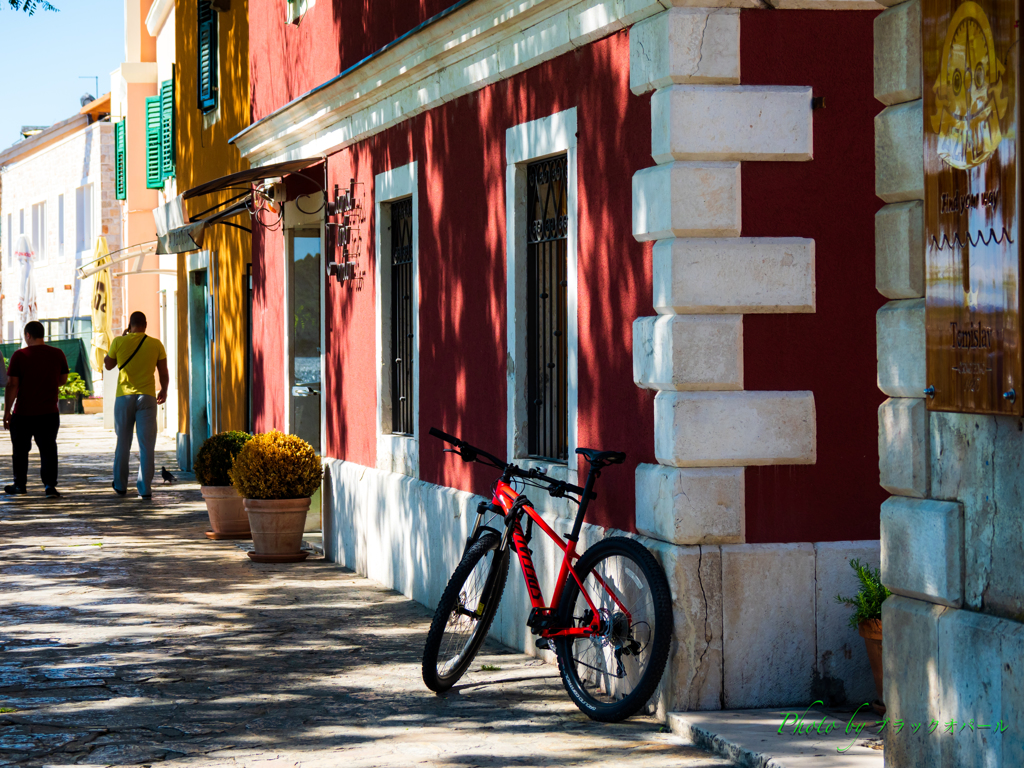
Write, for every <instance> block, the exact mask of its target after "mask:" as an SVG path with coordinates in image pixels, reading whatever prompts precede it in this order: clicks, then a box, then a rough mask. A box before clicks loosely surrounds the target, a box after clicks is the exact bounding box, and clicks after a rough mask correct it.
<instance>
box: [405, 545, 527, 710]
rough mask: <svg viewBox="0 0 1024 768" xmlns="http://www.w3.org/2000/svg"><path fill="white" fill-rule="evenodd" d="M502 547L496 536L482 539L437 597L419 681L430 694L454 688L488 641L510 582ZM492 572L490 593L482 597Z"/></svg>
mask: <svg viewBox="0 0 1024 768" xmlns="http://www.w3.org/2000/svg"><path fill="white" fill-rule="evenodd" d="M500 543H501V539H500V538H499V537H498V535H497V534H495V533H490V532H486V533H484V534H483V535H482V536H480V538H478V539H477V540H476V541H475V542H474V543H473V545H472V546H470V548H469V549H468V550H467V551H466V554H465V555H464V556H463V558H462V562H460V563H459V565H458V566H457V567H456V568H455V572H454V573H452V577H451V579H449V580H448V586H447V587H445V590H444V594H443V595H441V602H439V603H438V604H437V610H436V611H435V612H434V620H433V621H432V622H431V624H430V631H429V632H428V633H427V642H426V645H425V646H424V648H423V682H424V683H426V685H427V688H429V689H430V690H432V691H435V692H438V693H439V692H441V691H446V690H448V689H449V688H451V687H452V686H453V685H455V683H457V682H458V680H459V678H460V677H462V676H463V675H464V674H465V672H466V670H467V669H468V668H469V665H470V663H471V662H472V661H473V657H474V656H476V652H477V651H478V650H480V646H481V645H483V642H484V638H486V637H487V630H488V629H489V628H490V626H491V622H492V621H493V620H494V614H495V613H496V612H497V610H498V603H500V602H501V595H502V593H503V592H504V590H505V579H506V578H507V577H508V560H509V558H508V552H501V551H499V550H498V546H499V544H500ZM492 570H493V576H494V579H493V583H492V584H491V586H490V589H489V591H490V594H489V595H484V591H485V589H486V585H487V581H488V576H489V575H490V574H491V573H492Z"/></svg>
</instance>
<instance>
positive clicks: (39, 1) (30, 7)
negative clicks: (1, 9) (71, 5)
mask: <svg viewBox="0 0 1024 768" xmlns="http://www.w3.org/2000/svg"><path fill="white" fill-rule="evenodd" d="M7 4H8V5H10V6H11V8H13V9H14V10H16V11H24V12H25V13H27V14H28V15H29V16H31V15H32V14H34V13H35V12H36V10H37V9H39V8H42V9H43V10H44V11H59V10H60V9H59V8H57V7H55V6H53V5H51V4H50V3H48V2H46V0H7Z"/></svg>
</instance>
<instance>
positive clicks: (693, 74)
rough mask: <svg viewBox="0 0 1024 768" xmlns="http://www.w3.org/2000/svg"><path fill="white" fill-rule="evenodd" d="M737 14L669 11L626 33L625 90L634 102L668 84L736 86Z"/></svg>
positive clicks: (730, 10)
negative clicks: (628, 91) (627, 80)
mask: <svg viewBox="0 0 1024 768" xmlns="http://www.w3.org/2000/svg"><path fill="white" fill-rule="evenodd" d="M739 81H740V13H739V9H738V8H719V9H714V10H709V9H705V8H671V9H669V10H668V11H666V12H665V13H659V14H658V15H657V16H652V17H651V18H649V19H645V20H644V21H641V22H639V23H638V24H634V25H633V26H632V27H630V30H629V86H630V88H631V89H632V91H633V93H635V94H636V95H637V96H639V95H641V94H643V93H647V92H648V91H653V90H654V89H656V88H665V87H666V86H669V85H672V84H673V83H739Z"/></svg>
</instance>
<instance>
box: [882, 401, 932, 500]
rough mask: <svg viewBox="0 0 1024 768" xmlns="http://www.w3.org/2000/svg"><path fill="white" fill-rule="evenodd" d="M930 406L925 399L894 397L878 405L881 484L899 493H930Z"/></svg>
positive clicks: (907, 494)
mask: <svg viewBox="0 0 1024 768" xmlns="http://www.w3.org/2000/svg"><path fill="white" fill-rule="evenodd" d="M928 445H929V440H928V409H927V407H925V404H924V400H921V399H920V398H910V397H890V398H889V399H888V400H886V401H885V402H884V403H882V404H881V405H880V406H878V474H879V480H878V482H879V485H881V486H882V487H883V488H885V490H887V491H888V492H889V493H891V494H893V495H895V496H913V497H918V498H923V497H925V496H927V495H928V479H929V462H928Z"/></svg>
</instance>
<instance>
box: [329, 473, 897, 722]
mask: <svg viewBox="0 0 1024 768" xmlns="http://www.w3.org/2000/svg"><path fill="white" fill-rule="evenodd" d="M325 464H326V469H327V472H326V480H325V484H324V508H323V509H324V516H323V521H324V550H325V553H326V555H327V558H328V559H329V560H331V561H334V562H337V563H339V564H340V565H344V566H346V567H348V568H351V569H352V570H354V571H356V572H357V573H360V574H364V575H366V576H368V577H369V578H372V579H374V580H375V581H378V582H380V583H382V584H384V585H386V586H388V587H391V588H393V589H396V590H398V591H399V592H402V593H403V594H405V595H407V596H409V597H411V598H412V599H413V600H416V601H417V602H419V603H422V604H424V605H426V606H428V607H431V608H433V607H434V606H435V605H436V604H437V601H438V600H439V599H440V597H441V593H442V592H443V590H444V587H445V585H446V584H447V581H448V578H449V576H450V575H451V572H452V571H453V570H454V569H455V566H456V565H457V563H458V560H459V558H460V557H461V555H462V549H463V545H464V543H465V539H466V536H467V534H468V532H469V530H470V529H471V528H472V525H473V523H474V522H475V520H476V507H477V504H478V502H479V501H480V500H481V497H480V496H476V495H474V494H470V493H466V492H464V491H457V490H454V489H452V488H444V487H442V486H438V485H434V484H432V483H427V482H424V481H422V480H417V479H415V478H412V477H409V476H408V475H401V474H396V473H391V472H384V471H381V470H378V469H373V468H370V467H363V466H360V465H357V464H352V463H351V462H344V461H338V460H336V459H327V460H326V461H325ZM543 514H544V516H545V518H546V519H547V520H548V522H549V523H550V524H551V525H552V526H553V527H554V528H555V530H556V531H558V532H559V533H565V532H566V530H567V529H568V528H569V527H570V525H571V523H570V522H569V521H568V520H567V519H566V518H565V517H564V516H558V515H557V514H554V513H550V512H545V513H543ZM499 527H500V521H499ZM622 535H628V536H630V537H633V538H637V539H638V540H639V541H641V542H642V543H643V544H644V545H645V546H647V547H648V549H650V550H651V552H652V553H653V554H654V556H655V557H656V558H657V559H658V560H659V562H661V564H662V566H663V567H664V569H665V572H666V575H667V576H668V578H669V585H670V587H671V588H672V596H673V609H674V611H673V614H674V623H675V627H674V630H675V631H674V635H675V637H674V641H673V650H672V656H671V657H670V661H669V669H668V670H667V672H666V675H665V679H664V681H663V683H662V688H661V690H660V692H659V693H658V694H657V697H656V700H655V701H656V713H657V714H658V715H659V716H660V717H662V718H664V717H665V714H666V712H668V711H672V710H676V711H680V710H693V709H718V708H720V707H721V706H722V702H723V701H725V702H726V703H727V704H728V705H729V706H734V707H736V706H738V707H756V706H765V705H767V704H768V703H779V702H783V703H794V704H795V703H806V702H804V699H805V698H806V693H807V691H808V689H809V683H810V678H811V674H812V667H813V666H814V665H816V664H817V665H821V664H822V660H823V659H827V658H828V657H829V655H830V654H829V652H831V655H834V654H835V653H836V652H837V651H838V652H841V653H843V654H844V655H846V654H850V656H847V661H846V664H844V665H842V669H839V668H835V667H832V668H830V669H826V670H824V673H825V674H832V675H837V676H849V675H853V676H855V677H862V676H865V675H869V674H870V673H869V672H867V671H866V670H867V659H866V656H865V657H864V658H863V659H859V658H858V657H860V656H861V655H863V654H864V649H863V643H861V642H860V638H859V637H857V636H856V630H849V628H848V627H846V626H845V623H844V622H842V621H841V620H836V618H835V614H836V611H835V610H834V607H833V606H829V605H827V604H826V600H830V599H831V597H832V596H831V595H828V596H827V597H826V596H824V595H820V596H819V595H816V594H815V590H814V583H815V581H816V580H817V583H819V584H827V585H828V588H829V589H833V588H834V587H838V588H839V589H842V587H843V586H845V587H846V589H845V590H844V591H849V592H851V593H852V592H853V591H854V584H853V583H852V576H853V574H852V571H849V566H848V565H847V562H846V561H847V560H848V559H849V556H860V557H862V558H864V557H865V555H866V554H867V559H869V560H871V561H875V560H876V559H877V554H874V556H872V555H871V554H869V553H870V550H871V549H872V548H874V551H875V552H877V546H878V542H837V543H835V544H830V545H819V546H818V547H812V546H811V545H732V546H727V547H719V546H716V545H704V546H677V545H674V544H669V543H667V542H663V541H656V540H653V539H648V538H645V537H642V536H637V535H635V534H624V533H622V532H621V531H614V530H607V531H606V530H605V529H603V528H600V527H598V526H593V525H584V526H583V531H582V533H581V537H580V549H581V551H582V550H584V549H585V548H587V547H589V546H592V545H593V544H594V543H595V542H597V541H599V540H600V539H602V538H604V537H605V536H622ZM844 545H845V546H844ZM793 546H802V547H803V549H805V550H807V554H808V555H809V558H810V568H809V569H807V573H806V574H805V575H806V576H807V578H806V579H805V580H804V582H802V583H801V584H800V585H794V584H789V583H775V584H771V585H766V584H765V583H764V579H763V578H761V577H760V576H759V575H758V574H755V573H749V574H748V575H749V576H751V578H749V579H741V580H739V581H737V580H736V579H732V580H731V581H730V584H731V587H730V588H725V586H724V585H723V577H722V574H723V551H726V550H727V551H728V552H729V553H730V554H729V557H731V558H734V559H736V558H739V559H740V560H745V559H746V557H745V556H746V555H747V554H748V553H749V554H751V555H756V557H757V558H759V559H760V560H761V561H762V562H764V561H765V558H766V557H768V558H769V559H774V555H776V554H778V555H780V556H782V558H783V559H785V552H786V551H787V547H788V548H792V547H793ZM821 547H827V548H828V550H829V556H828V557H822V556H820V553H819V552H818V550H819V549H820V548H821ZM531 548H532V549H533V552H534V565H535V567H536V570H537V577H538V580H539V581H540V584H541V587H542V589H543V590H544V593H545V594H546V595H550V594H551V592H552V590H553V588H554V580H555V577H556V575H557V572H558V564H559V562H560V552H558V551H557V549H556V548H555V547H554V546H553V545H552V544H550V543H549V542H548V541H547V539H546V537H544V536H542V535H540V534H538V535H537V536H535V537H534V539H533V542H532V543H531ZM847 549H848V550H849V551H846V550H847ZM776 550H777V551H776ZM865 550H868V552H867V553H866V552H865ZM815 562H816V563H817V566H815ZM815 567H817V572H816V571H815ZM822 569H829V570H831V571H835V572H834V573H829V574H826V573H824V572H822ZM740 570H741V571H742V570H743V568H741V569H740ZM755 570H756V569H755ZM737 585H741V587H740V589H741V591H743V592H745V594H737V593H736V589H737ZM742 585H746V586H742ZM755 585H756V587H757V589H758V590H764V589H768V593H769V595H770V597H769V601H774V602H773V604H776V603H777V601H778V599H779V591H781V592H785V591H786V590H790V589H793V588H794V587H797V586H799V587H800V588H802V589H803V592H801V594H803V595H804V599H805V602H806V610H805V611H804V612H803V614H801V615H802V616H803V617H804V621H803V624H802V625H801V626H800V627H799V628H796V629H795V630H794V628H793V627H789V630H792V631H796V632H797V634H798V635H800V636H801V637H805V638H806V649H807V653H806V659H805V661H806V663H805V664H803V665H802V666H801V667H800V668H799V669H788V668H783V666H782V665H780V664H779V663H777V662H778V659H776V656H777V654H775V653H774V651H773V649H775V648H778V647H779V646H780V643H781V642H782V640H783V638H781V637H776V636H775V634H776V633H775V630H776V629H777V627H778V625H777V624H773V623H772V622H767V623H757V629H756V631H755V632H751V633H748V636H747V637H746V639H745V640H742V641H741V642H738V643H737V642H736V641H737V639H738V638H735V637H734V638H733V642H732V643H731V644H730V642H728V640H726V641H725V642H723V603H731V604H732V605H733V607H732V608H731V609H730V610H731V613H730V615H731V616H732V617H733V624H732V626H733V628H734V629H735V627H737V626H740V625H742V624H743V623H744V622H746V623H748V624H753V623H756V618H757V617H756V615H755V614H756V613H757V611H758V610H759V609H758V608H757V605H760V604H763V601H760V602H759V601H758V600H757V599H755V598H756V596H755V595H754V594H753V592H751V591H750V590H754V588H755ZM755 591H756V590H755ZM798 591H799V589H798ZM746 593H749V594H746ZM529 605H530V603H529V600H528V598H527V595H526V591H525V586H524V583H523V579H522V575H521V573H520V571H519V568H518V567H517V566H516V565H513V566H512V568H511V570H510V573H509V580H508V584H507V586H506V589H505V596H504V597H503V599H502V602H501V608H500V609H499V611H498V615H497V616H496V618H495V621H494V624H493V626H492V628H491V635H492V636H493V637H494V638H496V639H498V640H500V641H501V642H502V643H504V644H506V645H508V646H510V647H512V648H515V649H518V650H521V651H524V652H525V653H528V654H530V655H534V656H540V657H541V658H543V659H545V660H546V661H553V660H554V655H553V654H551V653H549V652H547V651H538V650H537V649H536V648H535V647H534V637H533V635H531V634H530V631H529V629H527V627H526V618H527V614H528V612H529ZM744 605H749V606H751V607H750V611H749V612H750V616H749V617H748V618H747V619H744V618H743V615H741V614H743V606H744ZM737 611H740V613H739V614H737ZM839 618H840V619H841V616H840V617H839ZM790 624H792V622H790ZM734 634H735V632H734ZM833 635H835V636H833ZM847 635H849V636H847ZM730 645H731V648H732V652H733V654H735V659H734V664H733V666H735V665H736V664H738V663H740V662H742V664H744V665H747V666H749V667H750V668H751V669H761V671H762V673H763V672H764V671H765V669H767V667H768V666H770V665H772V664H773V659H774V660H775V662H776V663H775V664H774V667H777V668H773V670H772V675H773V678H774V679H775V680H776V681H777V682H778V684H779V687H777V688H776V690H773V691H772V692H771V695H770V696H767V697H761V696H760V694H759V690H760V688H759V687H758V686H757V685H755V684H753V683H752V681H749V680H744V681H741V683H738V684H736V685H734V686H732V690H730V691H725V692H723V674H724V671H725V670H728V669H729V659H728V658H727V656H728V655H729V654H730ZM840 649H841V651H840ZM759 674H760V673H759ZM740 677H741V678H742V677H743V676H742V675H740ZM844 683H845V685H846V690H847V691H850V692H851V693H853V692H858V693H859V692H860V691H861V690H862V689H863V684H864V681H863V680H855V679H848V680H844ZM762 698H763V699H764V700H763V701H762ZM769 699H770V701H769Z"/></svg>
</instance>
